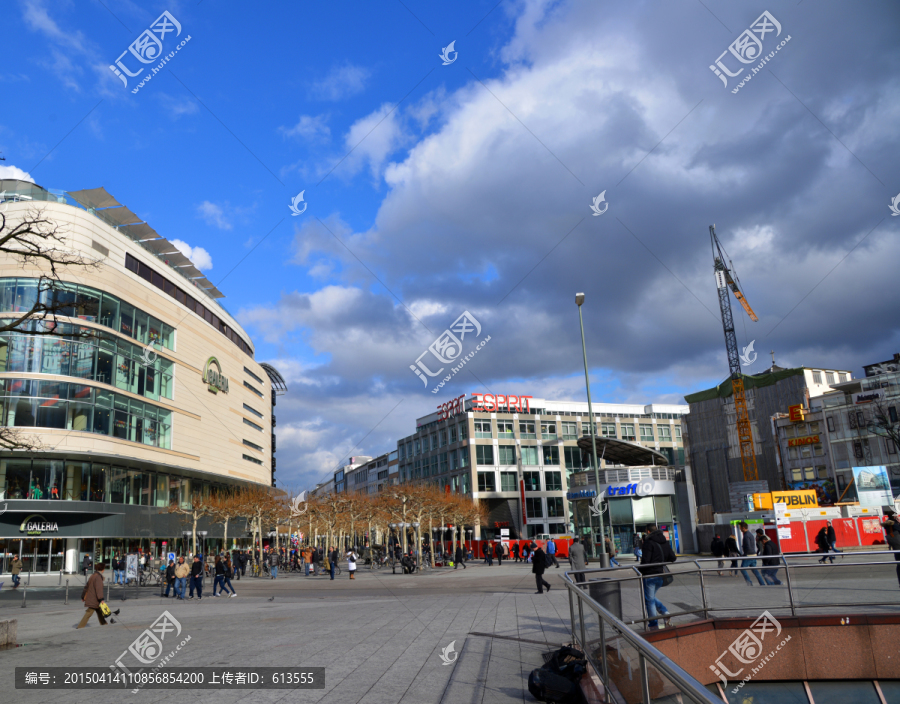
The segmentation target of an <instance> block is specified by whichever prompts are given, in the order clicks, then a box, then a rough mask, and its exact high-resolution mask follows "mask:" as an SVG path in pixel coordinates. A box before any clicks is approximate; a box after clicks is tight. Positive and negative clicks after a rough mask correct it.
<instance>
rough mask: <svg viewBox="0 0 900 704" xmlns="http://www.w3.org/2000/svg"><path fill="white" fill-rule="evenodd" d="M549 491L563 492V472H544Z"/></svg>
mask: <svg viewBox="0 0 900 704" xmlns="http://www.w3.org/2000/svg"><path fill="white" fill-rule="evenodd" d="M544 482H545V483H546V489H547V491H562V472H544Z"/></svg>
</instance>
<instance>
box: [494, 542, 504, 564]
mask: <svg viewBox="0 0 900 704" xmlns="http://www.w3.org/2000/svg"><path fill="white" fill-rule="evenodd" d="M494 557H496V558H497V566H498V567H499V566H500V565H502V564H503V543H494Z"/></svg>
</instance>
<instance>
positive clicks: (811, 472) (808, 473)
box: [803, 467, 816, 480]
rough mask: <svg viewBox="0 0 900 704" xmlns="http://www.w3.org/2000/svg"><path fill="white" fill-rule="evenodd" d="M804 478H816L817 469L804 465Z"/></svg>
mask: <svg viewBox="0 0 900 704" xmlns="http://www.w3.org/2000/svg"><path fill="white" fill-rule="evenodd" d="M803 478H804V479H806V480H811V479H815V478H816V471H815V469H813V468H812V467H804V468H803Z"/></svg>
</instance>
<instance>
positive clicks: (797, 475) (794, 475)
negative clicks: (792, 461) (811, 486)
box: [791, 467, 803, 482]
mask: <svg viewBox="0 0 900 704" xmlns="http://www.w3.org/2000/svg"><path fill="white" fill-rule="evenodd" d="M791 481H792V482H800V481H803V472H802V471H801V470H800V468H799V467H796V468H794V469H792V470H791Z"/></svg>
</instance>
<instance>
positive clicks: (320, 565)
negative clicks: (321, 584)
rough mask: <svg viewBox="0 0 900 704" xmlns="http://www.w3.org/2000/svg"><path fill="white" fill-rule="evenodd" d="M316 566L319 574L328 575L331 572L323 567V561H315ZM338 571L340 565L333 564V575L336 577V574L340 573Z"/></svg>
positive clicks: (339, 570)
mask: <svg viewBox="0 0 900 704" xmlns="http://www.w3.org/2000/svg"><path fill="white" fill-rule="evenodd" d="M316 568H317V570H318V572H319V574H327V575H330V574H331V573H330V572H329V571H328V570H326V569H325V563H324V562H317V563H316ZM340 573H341V567H340V565H338V564H335V566H334V576H335V577H337V576H338V575H340Z"/></svg>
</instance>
